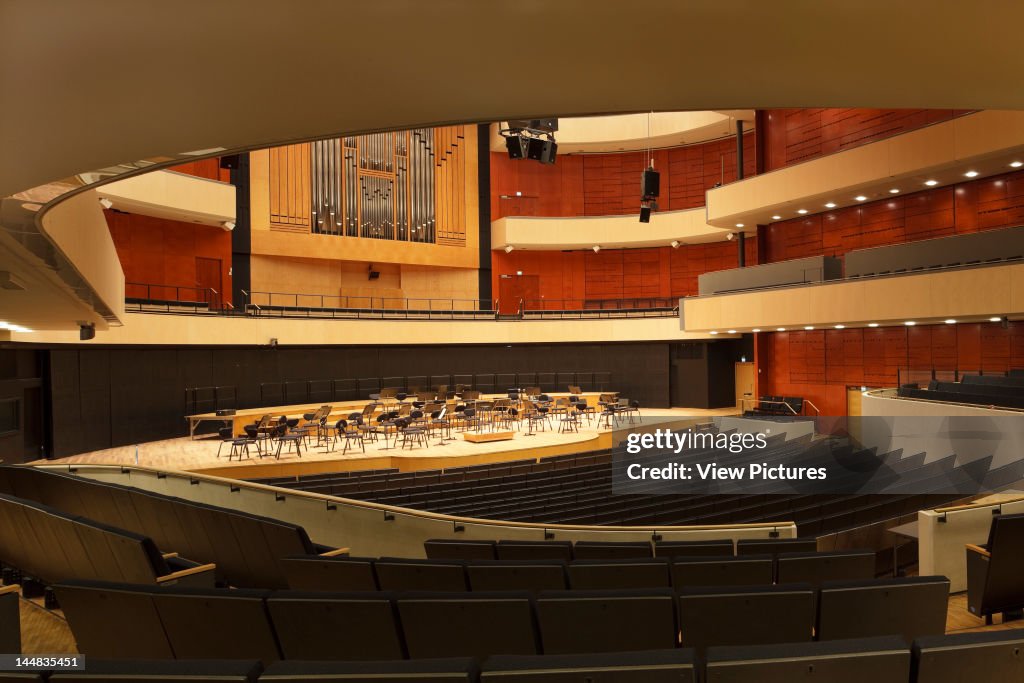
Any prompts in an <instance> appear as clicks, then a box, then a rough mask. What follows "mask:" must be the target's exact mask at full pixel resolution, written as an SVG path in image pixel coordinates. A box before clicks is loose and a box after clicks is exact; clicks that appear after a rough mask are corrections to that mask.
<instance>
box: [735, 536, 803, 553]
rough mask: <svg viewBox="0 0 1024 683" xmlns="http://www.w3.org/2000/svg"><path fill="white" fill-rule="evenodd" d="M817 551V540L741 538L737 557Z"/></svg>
mask: <svg viewBox="0 0 1024 683" xmlns="http://www.w3.org/2000/svg"><path fill="white" fill-rule="evenodd" d="M817 550H818V540H817V539H815V538H741V539H740V540H738V541H736V554H737V555H778V554H779V553H813V552H816V551H817Z"/></svg>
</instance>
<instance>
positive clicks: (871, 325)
mask: <svg viewBox="0 0 1024 683" xmlns="http://www.w3.org/2000/svg"><path fill="white" fill-rule="evenodd" d="M868 327H878V323H868Z"/></svg>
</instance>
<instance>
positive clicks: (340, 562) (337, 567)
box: [281, 555, 378, 591]
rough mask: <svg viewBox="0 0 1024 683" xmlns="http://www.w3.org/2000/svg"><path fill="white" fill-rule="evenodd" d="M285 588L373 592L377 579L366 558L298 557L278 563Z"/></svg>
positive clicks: (287, 558)
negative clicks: (286, 582)
mask: <svg viewBox="0 0 1024 683" xmlns="http://www.w3.org/2000/svg"><path fill="white" fill-rule="evenodd" d="M281 566H282V567H283V568H284V575H285V578H286V579H287V581H288V587H289V588H291V589H293V590H304V591H375V590H377V589H378V586H377V575H376V573H375V572H374V569H373V560H372V559H370V558H367V557H321V556H320V555H299V556H297V557H286V558H284V559H283V560H282V561H281Z"/></svg>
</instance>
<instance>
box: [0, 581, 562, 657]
mask: <svg viewBox="0 0 1024 683" xmlns="http://www.w3.org/2000/svg"><path fill="white" fill-rule="evenodd" d="M563 587H564V586H563ZM0 652H3V653H16V652H21V617H20V604H19V602H18V588H17V586H0Z"/></svg>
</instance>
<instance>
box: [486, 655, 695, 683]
mask: <svg viewBox="0 0 1024 683" xmlns="http://www.w3.org/2000/svg"><path fill="white" fill-rule="evenodd" d="M693 654H694V653H693V650H690V649H686V648H682V649H675V650H649V651H645V652H611V653H588V654H581V655H543V656H536V657H531V656H520V657H515V656H506V655H501V656H498V657H491V658H490V659H488V660H487V661H486V662H484V665H483V671H482V673H481V676H480V680H481V683H694V681H696V672H695V668H696V667H695V665H694V656H693Z"/></svg>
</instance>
